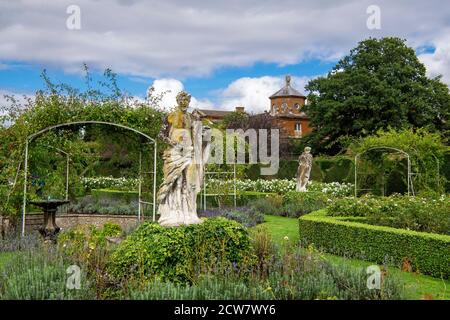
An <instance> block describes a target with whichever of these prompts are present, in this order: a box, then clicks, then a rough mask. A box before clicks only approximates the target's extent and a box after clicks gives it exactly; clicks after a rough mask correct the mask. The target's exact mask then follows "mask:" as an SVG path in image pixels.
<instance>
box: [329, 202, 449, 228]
mask: <svg viewBox="0 0 450 320" xmlns="http://www.w3.org/2000/svg"><path fill="white" fill-rule="evenodd" d="M328 215H330V216H356V217H365V218H366V222H367V223H369V224H375V225H384V226H391V227H395V228H403V229H409V230H415V231H421V232H432V233H441V234H448V235H450V198H449V197H448V196H441V197H438V198H423V197H408V196H400V195H395V196H391V197H372V196H364V197H361V198H356V199H355V198H344V199H339V200H336V201H334V202H333V203H332V204H331V205H330V207H329V209H328Z"/></svg>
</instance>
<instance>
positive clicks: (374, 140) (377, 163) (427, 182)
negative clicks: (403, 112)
mask: <svg viewBox="0 0 450 320" xmlns="http://www.w3.org/2000/svg"><path fill="white" fill-rule="evenodd" d="M376 147H390V148H396V149H400V150H403V151H404V152H406V153H408V154H409V156H410V160H411V168H412V172H415V173H418V174H417V175H414V177H413V184H414V189H415V190H416V191H418V190H421V191H427V190H435V191H438V192H443V187H444V186H445V177H444V176H443V175H442V174H441V175H439V176H438V167H439V166H441V164H443V163H444V159H445V158H444V155H445V153H446V152H447V151H448V147H447V146H446V145H445V144H444V141H443V138H442V136H441V135H440V134H438V133H429V132H428V131H427V130H425V129H417V130H412V129H404V130H394V129H389V130H385V131H383V130H380V131H378V132H377V133H376V134H375V135H372V136H368V137H365V138H361V139H359V140H356V141H354V142H353V143H352V144H351V145H350V146H349V150H350V152H351V153H352V154H357V153H360V152H364V151H366V150H369V149H371V148H376ZM384 151H388V150H384ZM358 167H359V168H360V170H361V171H366V172H368V173H372V174H374V175H378V176H379V175H382V174H384V175H387V176H389V175H390V174H391V173H392V172H398V173H399V174H400V175H401V176H402V178H403V179H402V180H403V181H405V180H406V172H407V168H406V159H405V157H404V156H403V155H401V154H398V153H395V152H394V153H392V152H390V153H381V154H380V152H375V150H374V152H368V153H365V154H364V155H363V156H362V157H361V163H358ZM366 187H368V186H366ZM372 187H373V185H372ZM358 188H364V185H363V186H358ZM375 188H377V186H376V185H375Z"/></svg>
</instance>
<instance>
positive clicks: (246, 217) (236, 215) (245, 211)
mask: <svg viewBox="0 0 450 320" xmlns="http://www.w3.org/2000/svg"><path fill="white" fill-rule="evenodd" d="M199 215H200V216H201V217H207V218H213V217H225V218H227V219H230V220H234V221H237V222H239V223H241V224H243V225H244V226H245V227H247V228H250V227H253V226H255V225H257V224H260V223H262V222H264V215H263V214H262V213H260V212H259V211H257V210H254V209H253V208H251V207H237V208H213V209H209V210H205V211H202V212H200V214H199Z"/></svg>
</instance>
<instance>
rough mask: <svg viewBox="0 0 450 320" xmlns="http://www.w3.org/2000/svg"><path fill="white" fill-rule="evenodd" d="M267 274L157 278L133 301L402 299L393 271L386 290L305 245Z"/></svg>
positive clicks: (281, 256) (275, 258)
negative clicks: (186, 281)
mask: <svg viewBox="0 0 450 320" xmlns="http://www.w3.org/2000/svg"><path fill="white" fill-rule="evenodd" d="M268 263H269V264H268V265H267V268H266V269H265V270H264V272H260V271H261V270H257V271H256V272H254V273H251V275H249V276H248V277H242V276H240V275H239V272H238V271H232V272H230V273H227V274H225V275H223V276H221V275H212V274H207V275H203V276H201V277H199V279H198V281H196V282H195V283H192V284H187V285H186V284H176V283H171V282H161V281H158V280H156V281H152V282H150V283H149V284H148V285H147V286H145V287H144V288H143V289H141V288H134V289H132V290H130V298H131V299H145V300H148V299H180V300H192V299H208V300H217V299H220V300H223V299H233V300H237V299H246V300H248V299H263V300H268V299H277V300H292V299H293V300H308V299H399V298H401V297H402V288H401V283H399V282H398V281H397V280H396V279H395V278H392V277H391V276H389V275H387V276H385V277H384V279H383V281H382V289H381V290H370V289H368V288H367V273H366V272H365V270H364V269H363V268H353V267H345V266H341V265H331V264H330V263H328V262H326V261H324V260H323V259H321V258H320V257H319V256H318V254H317V253H310V252H308V253H306V254H305V253H303V251H302V250H301V249H300V248H296V249H294V250H288V251H283V253H280V252H277V253H276V254H273V255H272V257H271V259H270V261H268Z"/></svg>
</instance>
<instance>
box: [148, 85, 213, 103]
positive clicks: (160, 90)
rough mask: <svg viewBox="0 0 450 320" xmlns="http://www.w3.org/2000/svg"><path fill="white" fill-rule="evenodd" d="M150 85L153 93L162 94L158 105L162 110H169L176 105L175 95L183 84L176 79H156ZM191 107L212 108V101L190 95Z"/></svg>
mask: <svg viewBox="0 0 450 320" xmlns="http://www.w3.org/2000/svg"><path fill="white" fill-rule="evenodd" d="M151 87H153V88H154V94H155V95H160V94H163V96H162V100H161V102H160V107H162V108H163V109H164V110H170V109H172V108H173V107H175V106H176V105H177V101H176V96H177V94H178V93H179V92H180V91H182V90H184V85H183V83H182V82H181V81H180V80H177V79H156V80H155V81H153V84H152V85H151ZM190 106H191V108H200V109H208V108H212V103H211V102H210V101H208V100H205V99H200V100H199V99H197V98H195V97H191V103H190Z"/></svg>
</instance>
